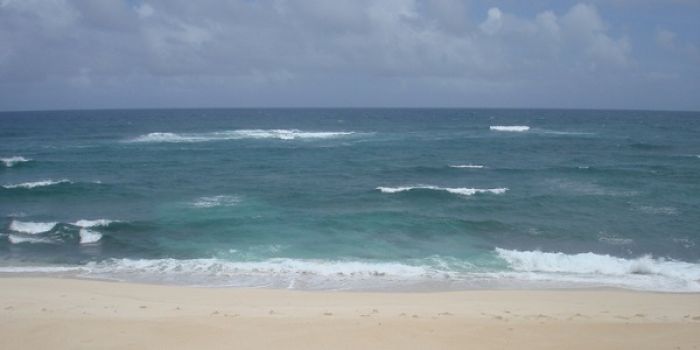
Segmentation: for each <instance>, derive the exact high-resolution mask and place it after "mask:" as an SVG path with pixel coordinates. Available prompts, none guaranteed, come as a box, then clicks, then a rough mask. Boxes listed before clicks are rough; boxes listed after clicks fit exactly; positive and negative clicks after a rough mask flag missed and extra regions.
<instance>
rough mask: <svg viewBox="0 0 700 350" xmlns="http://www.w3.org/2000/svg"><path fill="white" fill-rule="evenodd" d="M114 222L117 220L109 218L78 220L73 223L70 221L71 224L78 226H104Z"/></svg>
mask: <svg viewBox="0 0 700 350" xmlns="http://www.w3.org/2000/svg"><path fill="white" fill-rule="evenodd" d="M114 222H118V221H115V220H109V219H94V220H85V219H82V220H78V221H76V222H74V223H72V225H73V226H79V227H83V228H85V227H106V226H109V225H111V224H112V223H114Z"/></svg>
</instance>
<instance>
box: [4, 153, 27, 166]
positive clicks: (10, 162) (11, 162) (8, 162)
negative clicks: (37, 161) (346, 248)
mask: <svg viewBox="0 0 700 350" xmlns="http://www.w3.org/2000/svg"><path fill="white" fill-rule="evenodd" d="M29 161H31V159H27V158H24V157H22V156H13V157H8V158H0V162H2V163H3V164H5V166H6V167H8V168H11V167H13V166H15V165H17V164H19V163H26V162H29Z"/></svg>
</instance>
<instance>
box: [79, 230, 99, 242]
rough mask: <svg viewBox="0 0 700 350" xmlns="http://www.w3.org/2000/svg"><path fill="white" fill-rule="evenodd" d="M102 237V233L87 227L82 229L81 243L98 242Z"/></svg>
mask: <svg viewBox="0 0 700 350" xmlns="http://www.w3.org/2000/svg"><path fill="white" fill-rule="evenodd" d="M100 239H102V234H101V233H99V232H97V231H93V230H88V229H86V228H81V229H80V244H92V243H97V241H99V240H100Z"/></svg>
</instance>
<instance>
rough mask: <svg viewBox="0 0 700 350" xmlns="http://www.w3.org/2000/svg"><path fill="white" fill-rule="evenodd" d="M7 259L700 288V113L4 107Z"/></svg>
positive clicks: (289, 279)
mask: <svg viewBox="0 0 700 350" xmlns="http://www.w3.org/2000/svg"><path fill="white" fill-rule="evenodd" d="M0 158H2V159H3V161H2V163H0V185H2V187H0V272H3V273H10V274H11V273H24V274H26V273H41V274H46V273H49V274H62V275H66V274H67V275H78V276H81V277H95V278H114V279H119V280H131V281H148V282H162V283H178V284H190V285H206V286H269V287H280V288H300V289H386V288H390V289H407V290H417V289H462V288H500V287H503V288H511V287H516V288H517V287H523V286H524V287H535V288H537V287H559V286H564V287H566V286H574V287H576V286H619V287H626V288H633V289H644V290H663V291H700V246H698V244H700V232H699V230H698V227H700V113H694V112H640V111H577V110H471V109H216V110H209V109H207V110H114V111H60V112H59V111H56V112H4V113H0Z"/></svg>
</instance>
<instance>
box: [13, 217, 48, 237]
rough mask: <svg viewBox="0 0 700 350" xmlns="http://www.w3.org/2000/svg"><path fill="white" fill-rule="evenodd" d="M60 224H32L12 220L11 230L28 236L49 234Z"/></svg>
mask: <svg viewBox="0 0 700 350" xmlns="http://www.w3.org/2000/svg"><path fill="white" fill-rule="evenodd" d="M56 224H58V223H57V222H31V221H18V220H12V222H11V223H10V227H9V230H10V231H15V232H22V233H28V234H32V235H35V234H39V233H44V232H49V231H51V230H53V228H54V227H55V226H56Z"/></svg>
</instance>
